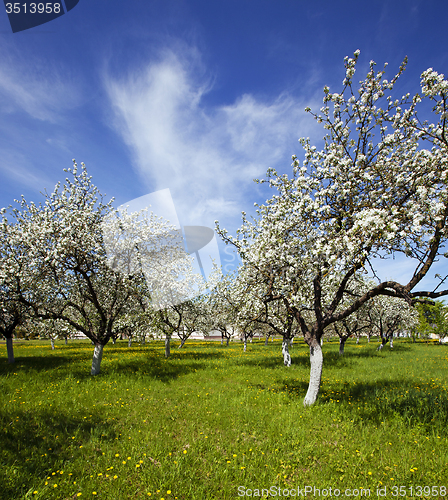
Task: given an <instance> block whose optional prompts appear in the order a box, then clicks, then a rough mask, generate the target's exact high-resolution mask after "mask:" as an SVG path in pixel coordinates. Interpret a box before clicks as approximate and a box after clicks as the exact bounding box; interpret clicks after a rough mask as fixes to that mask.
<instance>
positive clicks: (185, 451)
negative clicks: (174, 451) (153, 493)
mask: <svg viewBox="0 0 448 500" xmlns="http://www.w3.org/2000/svg"><path fill="white" fill-rule="evenodd" d="M186 454H187V450H184V455H186ZM160 500H162V499H160Z"/></svg>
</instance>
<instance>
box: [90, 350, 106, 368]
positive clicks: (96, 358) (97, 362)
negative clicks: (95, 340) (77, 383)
mask: <svg viewBox="0 0 448 500" xmlns="http://www.w3.org/2000/svg"><path fill="white" fill-rule="evenodd" d="M103 347H104V346H103V345H102V344H95V348H94V349H93V359H92V370H91V372H90V375H98V373H100V368H101V359H102V358H103Z"/></svg>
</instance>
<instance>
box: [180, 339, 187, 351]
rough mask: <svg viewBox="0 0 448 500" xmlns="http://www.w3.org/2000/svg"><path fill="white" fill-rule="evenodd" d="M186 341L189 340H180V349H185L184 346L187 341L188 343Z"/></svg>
mask: <svg viewBox="0 0 448 500" xmlns="http://www.w3.org/2000/svg"><path fill="white" fill-rule="evenodd" d="M186 340H187V339H181V340H180V346H179V347H178V349H180V348H181V347H183V346H184V344H185V341H186Z"/></svg>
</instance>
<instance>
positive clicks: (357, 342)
mask: <svg viewBox="0 0 448 500" xmlns="http://www.w3.org/2000/svg"><path fill="white" fill-rule="evenodd" d="M358 344H359V337H356V345H358Z"/></svg>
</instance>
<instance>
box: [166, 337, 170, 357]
mask: <svg viewBox="0 0 448 500" xmlns="http://www.w3.org/2000/svg"><path fill="white" fill-rule="evenodd" d="M170 340H171V337H170V336H169V335H168V334H167V335H165V358H169V357H170V354H171V351H170Z"/></svg>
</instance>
